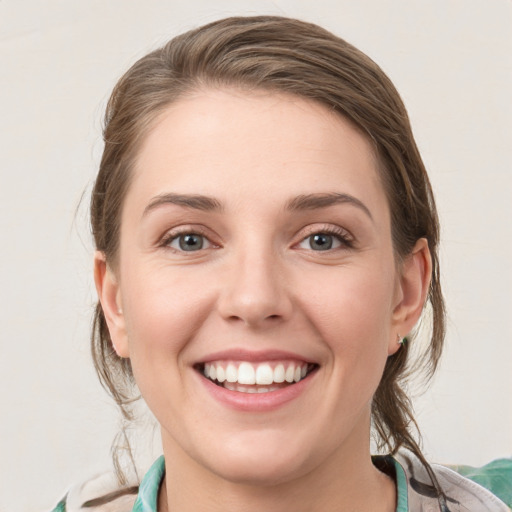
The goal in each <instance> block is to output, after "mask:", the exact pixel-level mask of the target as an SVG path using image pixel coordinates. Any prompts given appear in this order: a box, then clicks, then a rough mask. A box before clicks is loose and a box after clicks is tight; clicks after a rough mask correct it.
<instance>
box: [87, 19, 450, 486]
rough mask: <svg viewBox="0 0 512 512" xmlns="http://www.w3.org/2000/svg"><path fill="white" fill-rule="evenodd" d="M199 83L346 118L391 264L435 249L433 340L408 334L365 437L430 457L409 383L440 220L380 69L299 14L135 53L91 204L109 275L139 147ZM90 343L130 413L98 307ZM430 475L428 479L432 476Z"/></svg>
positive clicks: (430, 363)
mask: <svg viewBox="0 0 512 512" xmlns="http://www.w3.org/2000/svg"><path fill="white" fill-rule="evenodd" d="M205 87H210V88H211V87H214V88H222V87H230V88H233V87H235V88H240V89H244V90H260V91H261V90H262V91H269V92H277V93H285V94H291V95H296V96H299V97H302V98H307V99H309V100H313V101H316V102H318V103H321V104H322V105H324V106H327V107H328V108H329V109H330V110H332V111H335V112H337V113H338V114H339V115H340V116H343V117H344V118H346V119H348V120H350V121H351V122H352V123H353V124H354V125H355V126H356V127H358V129H359V130H360V131H361V132H362V133H363V134H365V135H366V137H367V138H368V140H369V141H370V142H371V144H372V146H373V149H374V151H375V154H376V156H377V161H378V171H379V173H380V177H381V180H382V183H383V186H384V189H385V192H386V195H387V200H388V204H389V209H390V212H391V230H392V238H393V247H394V253H395V259H396V261H397V262H398V263H399V262H400V261H401V260H402V259H403V258H405V257H406V256H407V255H408V254H410V253H411V251H412V248H413V247H414V245H415V243H416V242H417V240H418V239H420V238H426V240H427V241H428V247H429V250H430V253H431V256H432V278H431V282H430V288H429V291H428V297H427V303H428V304H426V305H425V306H426V308H427V309H428V310H429V315H428V318H426V319H424V320H423V321H424V322H429V327H430V328H429V329H427V330H428V331H429V336H430V341H429V343H427V344H425V346H424V348H423V349H421V350H410V347H411V345H412V344H414V341H415V335H414V333H412V334H410V335H409V336H408V337H407V341H406V342H405V343H404V344H403V346H402V347H401V349H400V350H398V351H397V352H396V353H395V354H394V355H391V356H389V358H388V360H387V363H386V366H385V369H384V374H383V377H382V380H381V382H380V384H379V387H378V389H377V391H376V393H375V396H374V397H373V402H372V425H373V436H374V438H375V439H376V441H377V445H378V447H379V449H380V450H386V451H389V452H390V453H395V452H396V451H397V450H398V449H399V448H401V447H403V448H407V449H409V450H411V451H412V452H414V453H415V454H416V455H417V456H418V457H419V458H420V459H421V460H422V461H423V462H424V464H426V462H425V459H424V457H423V455H422V453H421V450H420V444H419V441H418V436H419V432H418V429H417V425H416V422H415V420H414V416H413V412H412V405H411V401H410V397H409V395H408V393H407V389H406V384H407V381H408V379H409V377H410V376H411V374H413V373H417V372H419V371H421V373H422V378H424V379H427V380H428V379H429V378H430V377H431V376H432V375H433V373H434V372H435V370H436V367H437V365H438V361H439V358H440V355H441V351H442V346H443V339H444V333H445V310H444V302H443V296H442V293H441V285H440V279H439V259H438V243H439V221H438V216H437V211H436V206H435V202H434V197H433V194H432V189H431V185H430V182H429V178H428V176H427V172H426V170H425V166H424V164H423V162H422V159H421V156H420V154H419V152H418V149H417V146H416V143H415V141H414V137H413V134H412V130H411V127H410V123H409V119H408V115H407V112H406V109H405V107H404V104H403V102H402V100H401V99H400V96H399V94H398V92H397V90H396V88H395V87H394V85H393V84H392V82H391V81H390V79H389V78H388V77H387V76H386V75H385V73H384V72H383V71H382V70H381V69H380V67H379V66H378V65H377V64H375V62H373V60H371V59H370V58H369V57H368V56H366V55H365V54H364V53H362V52H361V51H359V50H358V49H356V48H355V47H354V46H352V45H350V44H349V43H347V42H346V41H344V40H343V39H340V38H339V37H336V36H335V35H333V34H332V33H330V32H328V31H326V30H324V29H323V28H321V27H318V26H316V25H313V24H311V23H306V22H303V21H299V20H295V19H288V18H282V17H275V16H256V17H233V18H226V19H222V20H219V21H215V22H213V23H210V24H207V25H205V26H202V27H200V28H197V29H194V30H191V31H189V32H186V33H184V34H182V35H179V36H177V37H175V38H173V39H172V40H171V41H169V42H168V43H167V44H165V45H164V46H162V47H161V48H159V49H157V50H154V51H152V52H151V53H149V54H148V55H146V56H145V57H142V58H141V59H140V60H138V61H137V62H136V63H135V64H134V65H133V66H132V67H131V68H130V69H129V70H128V71H127V72H126V74H125V75H124V76H123V77H122V78H121V79H120V80H119V82H118V83H117V85H116V86H115V88H114V90H113V92H112V95H111V97H110V100H109V102H108V106H107V109H106V115H105V124H104V134H103V136H104V143H105V147H104V151H103V156H102V159H101V164H100V168H99V172H98V176H97V179H96V182H95V185H94V189H93V192H92V200H91V223H92V232H93V236H94V241H95V244H96V248H97V249H98V250H99V251H102V252H103V253H104V255H105V258H106V261H107V264H108V265H110V266H111V268H112V269H114V270H115V268H116V263H117V258H118V246H119V234H120V221H121V209H122V206H123V202H124V198H125V195H126V193H127V190H128V188H129V186H130V178H131V176H132V171H133V166H134V161H135V159H136V155H137V152H138V150H139V148H140V145H141V143H142V141H143V140H144V137H145V135H146V134H147V133H148V131H149V130H150V129H151V127H152V126H153V124H154V123H155V122H156V120H157V118H158V117H159V114H161V113H162V112H163V111H164V110H165V109H166V107H167V106H168V105H169V104H171V103H173V102H175V101H178V100H179V99H180V98H181V97H183V96H185V95H187V94H188V93H191V92H193V91H194V90H198V89H201V88H205ZM91 344H92V354H93V358H94V364H95V367H96V370H97V372H98V375H99V378H100V380H101V382H102V384H103V385H104V387H105V388H106V389H107V390H108V391H109V392H110V394H111V395H112V397H113V398H114V400H115V401H116V403H117V404H118V406H119V408H120V409H121V411H122V413H123V415H124V417H125V418H126V419H130V418H131V412H130V404H131V403H132V402H133V400H134V399H136V395H137V390H136V386H135V385H134V382H133V375H132V371H131V366H130V361H129V359H122V358H120V357H118V356H117V354H116V353H115V351H114V349H113V347H112V342H111V339H110V335H109V331H108V328H107V324H106V321H105V317H104V314H103V311H102V308H101V305H100V304H99V303H98V304H97V307H96V312H95V317H94V322H93V330H92V339H91ZM427 466H428V465H427ZM431 476H432V477H433V475H431ZM433 481H434V484H436V482H435V477H433ZM435 486H436V487H437V485H435ZM439 492H441V491H439Z"/></svg>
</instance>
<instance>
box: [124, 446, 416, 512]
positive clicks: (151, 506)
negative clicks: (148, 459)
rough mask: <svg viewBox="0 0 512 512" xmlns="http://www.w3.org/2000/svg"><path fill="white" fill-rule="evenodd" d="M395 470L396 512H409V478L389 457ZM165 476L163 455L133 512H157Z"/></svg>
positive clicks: (142, 486) (144, 482) (151, 470)
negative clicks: (159, 493)
mask: <svg viewBox="0 0 512 512" xmlns="http://www.w3.org/2000/svg"><path fill="white" fill-rule="evenodd" d="M387 459H388V460H389V461H391V462H392V463H393V466H394V469H395V475H396V476H395V481H396V490H397V507H396V512H408V510H409V507H408V502H407V477H406V474H405V470H404V468H403V467H402V465H401V464H400V463H399V462H398V461H397V460H396V459H395V458H393V457H387ZM164 476H165V460H164V456H163V455H161V456H160V457H159V458H158V459H157V460H156V461H155V462H154V463H153V465H152V466H151V467H150V468H149V471H148V472H147V473H146V475H145V476H144V478H143V479H142V482H141V483H140V487H139V494H138V495H137V499H136V500H135V503H134V505H133V509H132V512H157V503H158V491H159V490H160V486H161V485H162V481H163V479H164Z"/></svg>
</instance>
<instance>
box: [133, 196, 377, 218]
mask: <svg viewBox="0 0 512 512" xmlns="http://www.w3.org/2000/svg"><path fill="white" fill-rule="evenodd" d="M166 204H174V205H177V206H184V207H185V208H191V209H194V210H201V211H215V212H221V211H222V210H223V207H222V204H221V203H220V201H218V200H217V199H215V198H214V197H209V196H203V195H201V194H173V193H167V194H160V195H158V196H156V197H154V198H153V199H152V200H151V202H150V203H149V204H148V205H147V206H146V208H145V209H144V212H143V214H142V216H143V217H144V216H145V215H147V214H148V213H149V212H150V211H152V210H154V209H155V208H158V207H159V206H162V205H166ZM337 204H351V205H353V206H355V207H357V208H359V209H360V210H362V211H363V212H364V213H365V214H366V215H367V216H368V217H369V218H370V219H372V220H373V217H372V214H371V213H370V210H369V209H368V208H367V206H366V205H365V204H364V203H363V202H362V201H360V200H359V199H357V198H356V197H354V196H351V195H349V194H340V193H337V192H331V193H320V194H318V193H317V194H302V195H299V196H297V197H294V198H293V199H291V200H290V201H288V203H287V204H286V206H285V209H286V210H291V211H300V210H317V209H321V208H328V207H329V206H334V205H337Z"/></svg>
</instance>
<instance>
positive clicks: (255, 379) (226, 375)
mask: <svg viewBox="0 0 512 512" xmlns="http://www.w3.org/2000/svg"><path fill="white" fill-rule="evenodd" d="M316 367H317V365H316V364H311V363H306V362H304V361H302V362H299V361H271V362H260V363H250V362H247V361H211V362H208V363H205V364H204V365H203V367H202V373H203V375H204V376H205V377H206V378H207V379H209V380H211V381H212V382H214V383H215V384H217V385H218V386H221V387H224V388H225V389H228V390H230V391H237V392H239V393H268V392H271V391H277V390H280V389H283V388H285V387H289V386H291V385H293V384H296V383H298V382H300V381H301V380H303V379H304V378H306V377H307V376H308V375H309V374H310V373H311V372H312V371H313V370H314V369H315V368H316Z"/></svg>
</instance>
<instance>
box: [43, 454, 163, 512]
mask: <svg viewBox="0 0 512 512" xmlns="http://www.w3.org/2000/svg"><path fill="white" fill-rule="evenodd" d="M164 475H165V461H164V458H163V456H161V457H159V458H158V459H157V460H156V461H155V463H154V464H153V465H152V466H151V468H150V469H149V471H148V472H147V473H146V475H145V476H144V478H143V479H142V481H141V482H140V483H139V482H131V483H130V484H128V485H124V486H122V485H120V484H119V481H118V479H117V477H116V476H115V474H114V473H112V472H109V473H103V474H101V475H98V476H96V477H94V478H91V479H90V480H87V481H86V482H83V483H81V484H78V485H75V486H74V487H72V488H71V489H70V490H69V492H68V493H67V495H66V496H65V497H64V498H63V499H62V501H61V502H60V503H59V504H58V505H57V506H56V507H55V508H54V509H53V511H52V512H135V511H138V512H156V510H157V501H158V490H159V489H160V485H161V483H162V480H163V478H164Z"/></svg>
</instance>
